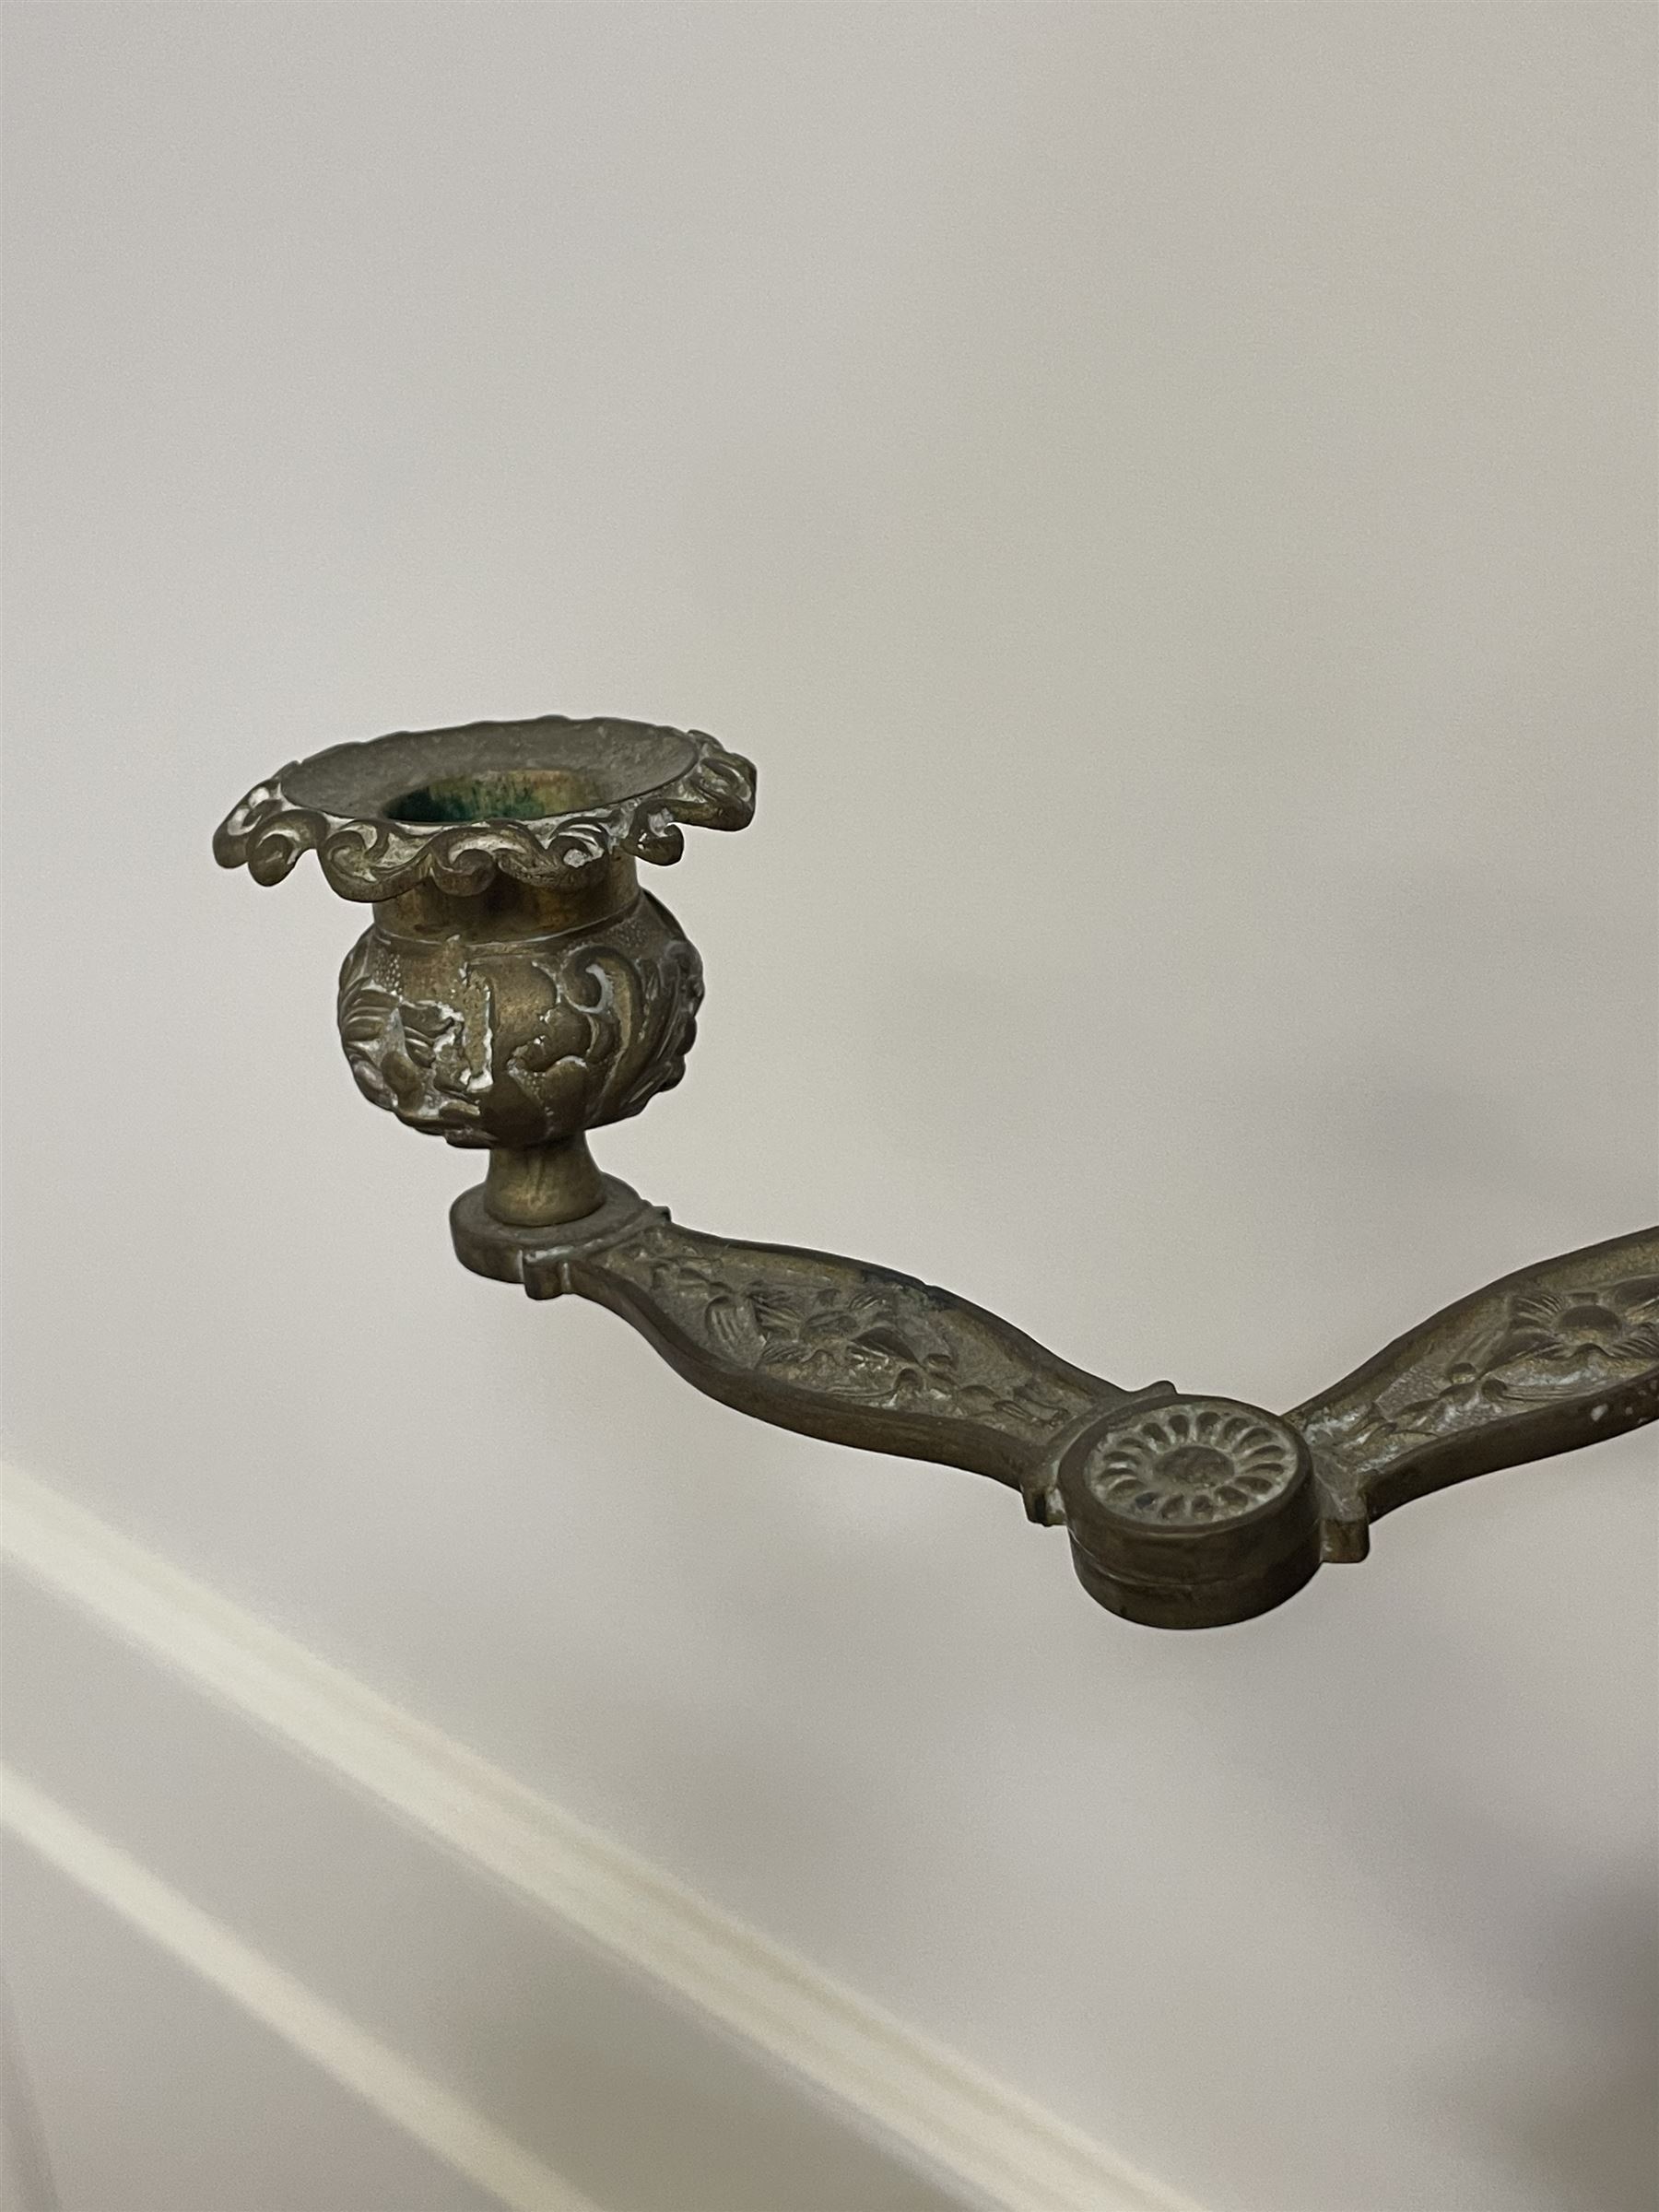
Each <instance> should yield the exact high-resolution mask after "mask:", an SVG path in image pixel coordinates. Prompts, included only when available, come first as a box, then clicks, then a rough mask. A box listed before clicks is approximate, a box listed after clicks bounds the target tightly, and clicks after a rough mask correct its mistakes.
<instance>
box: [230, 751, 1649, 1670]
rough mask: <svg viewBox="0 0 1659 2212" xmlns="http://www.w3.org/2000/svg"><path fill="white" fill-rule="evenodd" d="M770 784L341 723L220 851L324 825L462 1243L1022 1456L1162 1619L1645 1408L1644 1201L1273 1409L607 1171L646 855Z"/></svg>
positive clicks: (660, 959) (1284, 1584)
mask: <svg viewBox="0 0 1659 2212" xmlns="http://www.w3.org/2000/svg"><path fill="white" fill-rule="evenodd" d="M753 806H754V771H753V769H752V768H751V767H750V765H749V763H748V762H747V760H744V759H740V758H739V757H738V756H737V755H735V754H732V753H728V752H726V751H725V750H724V747H720V746H718V745H717V744H716V743H715V741H714V740H713V739H712V738H711V737H708V736H706V735H703V734H702V733H700V732H697V731H690V732H683V731H677V730H669V729H664V728H660V727H657V726H654V725H649V724H638V723H618V722H598V723H574V722H570V721H567V720H565V719H564V718H562V717H559V716H548V717H544V718H543V719H541V720H539V721H536V722H529V723H476V724H470V725H468V726H467V727H465V728H463V729H456V730H439V731H427V732H418V733H408V734H405V735H398V736H394V737H384V738H379V739H376V740H373V741H372V742H371V743H369V744H366V745H349V746H336V747H333V748H332V749H331V750H329V751H328V752H324V753H320V754H317V755H314V756H313V757H312V759H309V760H305V761H300V762H297V763H294V764H292V765H291V766H290V767H288V768H286V769H284V770H282V771H280V772H279V774H278V775H277V776H276V777H275V778H273V779H272V780H271V781H270V782H266V783H263V784H259V785H256V786H255V787H254V789H253V791H252V792H251V793H250V794H248V796H247V798H246V799H244V800H243V801H242V802H241V805H240V806H237V807H236V808H235V809H233V810H232V812H231V814H230V816H229V818H228V819H227V820H226V822H225V823H224V824H223V825H222V826H221V828H220V830H219V832H218V837H217V839H216V841H215V851H216V853H217V855H218V859H219V860H220V862H221V863H222V864H223V865H226V866H238V865H247V867H248V869H249V871H250V873H251V874H252V875H253V877H255V879H256V880H257V881H259V882H262V883H274V882H277V881H279V880H280V879H281V878H282V877H284V876H286V875H287V874H288V872H289V870H290V869H291V868H292V867H293V865H294V864H295V862H296V860H297V859H298V857H299V856H300V853H302V852H304V851H306V850H310V849H314V850H315V851H316V852H317V853H318V856H319V859H320V861H321V863H322V865H323V869H324V875H325V876H326V877H327V879H328V881H329V883H330V885H331V886H332V888H334V889H335V890H336V891H337V892H339V894H340V895H341V896H342V897H344V898H347V899H350V900H359V901H365V902H369V903H371V904H372V906H373V909H374V917H375V918H374V921H373V923H372V924H371V927H370V929H369V930H368V931H367V932H366V934H365V935H363V937H362V938H360V939H359V943H358V944H357V946H355V947H353V949H352V951H351V953H350V954H349V955H348V956H347V961H346V966H345V969H344V971H343V972H342V975H341V978H340V999H339V1028H340V1034H341V1039H342V1041H343V1043H344V1045H345V1048H346V1053H347V1060H348V1061H349V1063H350V1065H351V1067H352V1072H353V1074H354V1076H355V1077H356V1078H357V1081H358V1085H359V1088H360V1089H361V1090H362V1091H363V1092H364V1094H365V1095H366V1096H367V1097H368V1098H370V1099H371V1100H373V1101H374V1103H376V1104H377V1105H381V1106H384V1107H387V1108H389V1109H390V1110H391V1111H392V1112H394V1113H396V1115H397V1116H398V1118H399V1119H400V1120H402V1121H404V1122H405V1123H406V1124H408V1125H410V1126H411V1127H414V1128H416V1129H420V1130H425V1131H427V1132H428V1133H429V1134H432V1135H441V1136H444V1137H446V1138H447V1139H448V1141H449V1142H450V1143H451V1144H453V1145H459V1146H462V1147H475V1148H480V1149H484V1150H485V1151H486V1152H487V1153H488V1171H487V1174H486V1178H485V1181H484V1182H482V1183H481V1184H479V1185H478V1186H477V1187H476V1188H475V1189H473V1190H470V1191H468V1192H466V1193H465V1194H464V1195H463V1196H462V1197H461V1198H459V1199H458V1200H457V1201H456V1202H455V1205H454V1206H453V1209H452V1213H451V1225H452V1231H453V1239H454V1244H455V1250H456V1253H457V1254H458V1256H459V1257H460V1258H461V1260H462V1261H463V1262H464V1263H465V1265H467V1266H468V1267H470V1268H472V1269H473V1270H474V1271H475V1272H477V1273H478V1274H480V1275H486V1276H490V1277H496V1278H498V1279H501V1280H506V1281H513V1282H521V1283H522V1284H523V1285H524V1288H525V1289H526V1290H527V1291H528V1292H529V1293H530V1295H531V1296H532V1297H533V1298H557V1297H559V1296H562V1295H567V1294H571V1295H575V1296H577V1297H581V1298H586V1299H590V1300H594V1302H595V1303H596V1304H599V1305H603V1306H608V1307H609V1308H610V1309H611V1310H612V1312H616V1313H619V1314H620V1315H621V1316H622V1318H623V1319H624V1320H626V1321H628V1322H629V1323H631V1324H632V1325H633V1326H634V1327H635V1328H636V1329H638V1330H639V1331H640V1333H641V1335H643V1336H644V1337H646V1338H647V1339H648V1341H649V1342H650V1343H652V1344H653V1345H654V1346H655V1347H656V1349H657V1350H658V1351H659V1352H660V1353H661V1354H662V1356H663V1358H664V1359H666V1360H667V1361H668V1363H669V1365H670V1366H672V1367H673V1368H675V1369H676V1370H677V1371H678V1372H679V1373H680V1374H681V1375H683V1376H684V1377H685V1378H686V1380H687V1381H688V1382H690V1383H692V1384H693V1385H694V1386H695V1387H696V1388H697V1389H699V1390H700V1391H702V1392H704V1393H705V1394H707V1395H708V1396H710V1397H712V1398H716V1399H718V1400H719V1401H720V1402H721V1403H722V1404H723V1405H726V1406H732V1407H734V1408H735V1409H736V1410H737V1411H738V1412H741V1413H747V1414H753V1415H755V1416H757V1417H758V1418H760V1419H762V1420H766V1421H771V1422H773V1423H775V1424H777V1425H778V1426H780V1427H782V1428H785V1429H794V1430H800V1431H801V1432H803V1433H804V1434H806V1435H808V1436H817V1437H821V1438H824V1439H826V1440H828V1441H830V1442H834V1443H843V1444H853V1445H856V1446H859V1447H861V1448H862V1449H864V1450H866V1451H872V1452H887V1453H895V1454H897V1455H899V1456H900V1457H905V1458H912V1459H928V1460H938V1461H944V1462H946V1463H947V1464H948V1465H955V1466H962V1467H966V1468H969V1469H971V1470H972V1471H974V1472H975V1473H978V1474H982V1475H989V1476H991V1477H993V1478H994V1480H996V1481H999V1482H1003V1483H1006V1484H1007V1485H1009V1486H1010V1487H1011V1488H1016V1489H1018V1490H1019V1491H1020V1493H1021V1495H1022V1496H1023V1498H1024V1500H1025V1505H1026V1511H1027V1512H1028V1514H1029V1515H1030V1518H1031V1519H1032V1520H1034V1521H1038V1522H1041V1523H1044V1524H1050V1525H1064V1526H1065V1529H1066V1531H1067V1533H1068V1535H1069V1538H1070V1542H1071V1548H1072V1558H1073V1562H1074V1564H1075V1566H1076V1568H1077V1574H1078V1576H1079V1578H1080V1580H1081V1581H1082V1583H1083V1585H1084V1587H1085V1588H1086V1589H1087V1590H1088V1592H1089V1594H1090V1595H1091V1596H1093V1597H1095V1598H1096V1599H1098V1601H1099V1602H1100V1604H1101V1605H1102V1606H1106V1607H1107V1608H1108V1609H1109V1610H1111V1611H1112V1612H1114V1613H1118V1614H1121V1615H1123V1616H1124V1618H1128V1619H1131V1620H1136V1621H1141V1622H1145V1623H1147V1624H1148V1625H1150V1626H1153V1627H1159V1628H1213V1627H1218V1626H1220V1625H1223V1624H1225V1623H1227V1622H1230V1621H1238V1620H1244V1619H1248V1618H1252V1617H1253V1615H1255V1614H1258V1613H1263V1612H1266V1611H1268V1610H1269V1609H1270V1608H1271V1607H1273V1606H1277V1605H1279V1604H1282V1603H1283V1602H1284V1600H1285V1599H1286V1598H1288V1597H1290V1596H1292V1595H1293V1594H1295V1592H1296V1591H1298V1590H1300V1588H1301V1587H1302V1585H1303V1584H1304V1583H1306V1582H1307V1581H1308V1580H1309V1579H1310V1577H1311V1576H1312V1574H1313V1573H1314V1572H1315V1571H1317V1570H1318V1568H1319V1567H1320V1565H1321V1564H1322V1562H1324V1561H1326V1560H1332V1561H1342V1560H1356V1559H1363V1558H1364V1557H1365V1552H1366V1547H1367V1541H1368V1535H1367V1532H1368V1530H1369V1527H1370V1524H1371V1522H1372V1521H1374V1520H1376V1519H1377V1518H1379V1517H1380V1516H1381V1515H1382V1514H1383V1513H1385V1512H1392V1511H1393V1510H1394V1507H1395V1506H1398V1505H1404V1504H1406V1503H1408V1502H1409V1500H1412V1499H1414V1498H1418V1497H1422V1496H1424V1495H1425V1494H1427V1493H1428V1492H1429V1491H1430V1490H1436V1489H1441V1488H1445V1487H1446V1486H1447V1485H1448V1484H1450V1483H1454V1482H1462V1481H1464V1480H1465V1479H1467V1478H1468V1477H1470V1476H1474V1475H1482V1474H1487V1473H1489V1472H1490V1471H1492V1470H1493V1469H1496V1468H1499V1467H1505V1466H1512V1465H1518V1464H1520V1463H1521V1462H1523V1461H1525V1460H1530V1459H1541V1458H1545V1457H1547V1456H1548V1455H1549V1454H1550V1453H1557V1452H1567V1451H1571V1450H1573V1449H1575V1448H1576V1447H1577V1446H1579V1445H1581V1444H1586V1443H1593V1442H1594V1441H1596V1440H1597V1439H1599V1438H1601V1437H1605V1436H1611V1435H1615V1434H1617V1433H1618V1431H1619V1430H1624V1429H1630V1428H1634V1427H1636V1426H1637V1425H1638V1424H1639V1423H1641V1422H1643V1421H1650V1420H1653V1418H1655V1417H1656V1416H1659V1230H1642V1231H1640V1232H1638V1233H1636V1234H1634V1235H1631V1236H1626V1237H1618V1238H1615V1239H1613V1240H1612V1241H1609V1242H1607V1243H1604V1244H1595V1245H1590V1246H1587V1247H1586V1248H1584V1249H1583V1251H1580V1252H1574V1253H1568V1254H1566V1255H1565V1256H1563V1257H1562V1258H1559V1259H1555V1260H1547V1261H1544V1262H1542V1263H1540V1264H1539V1265H1536V1266H1535V1267H1530V1268H1525V1269H1523V1270H1521V1271H1520V1272H1519V1273H1517V1274H1514V1275H1510V1276H1506V1277H1503V1278H1502V1279H1501V1280H1500V1281H1499V1282H1495V1283H1492V1284H1490V1285H1488V1287H1487V1288H1485V1289H1483V1290H1477V1291H1476V1292H1475V1293H1474V1294H1473V1295H1472V1296H1470V1297H1468V1298H1465V1299H1462V1300H1458V1302H1457V1303H1456V1304H1454V1305H1451V1306H1448V1307H1446V1308H1445V1310H1444V1311H1443V1312H1440V1313H1437V1314H1435V1315H1434V1316H1433V1317H1432V1319H1430V1320H1429V1321H1426V1322H1424V1323H1423V1324H1421V1325H1420V1326H1418V1328H1415V1329H1413V1330H1411V1331H1409V1332H1408V1333H1407V1334H1406V1335H1404V1336H1402V1337H1400V1338H1398V1339H1397V1340H1396V1341H1395V1342H1394V1344H1391V1345H1390V1346H1388V1347H1387V1348H1386V1349H1385V1350H1383V1351H1382V1352H1380V1353H1378V1355H1377V1356H1376V1358H1375V1359H1371V1360H1368V1361H1367V1362H1366V1363H1365V1365H1364V1366H1362V1367H1360V1368H1358V1369H1356V1370H1355V1371H1354V1372H1353V1373H1352V1374H1351V1375H1348V1376H1347V1377H1346V1378H1345V1379H1344V1380H1343V1381H1342V1382H1337V1383H1335V1385H1333V1387H1332V1388H1331V1389H1329V1390H1327V1391H1324V1392H1322V1393H1321V1394H1319V1395H1318V1396H1317V1397H1314V1398H1311V1399H1309V1400H1308V1401H1307V1402H1306V1403H1305V1404H1303V1405H1301V1406H1297V1407H1295V1408H1294V1409H1293V1410H1292V1411H1291V1412H1289V1413H1286V1414H1273V1413H1269V1412H1266V1411H1265V1410H1264V1409H1263V1408H1261V1407H1260V1406H1251V1405H1247V1404H1245V1403H1243V1402H1242V1401H1241V1400H1239V1399H1235V1398H1229V1397H1218V1396H1194V1395H1192V1394H1187V1393H1184V1392H1181V1391H1178V1390H1177V1389H1176V1388H1175V1386H1174V1385H1173V1384H1172V1383H1171V1382H1154V1383H1151V1384H1149V1385H1147V1386H1146V1387H1144V1388H1141V1389H1137V1390H1127V1389H1124V1387H1122V1386H1121V1385H1120V1384H1118V1383H1115V1382H1106V1381H1104V1380H1103V1379H1102V1378H1100V1376H1097V1375H1090V1374H1087V1373H1085V1372H1084V1371H1082V1370H1081V1369H1080V1368H1076V1367H1072V1366H1070V1365H1069V1364H1068V1363H1067V1362H1066V1361H1065V1360H1063V1359H1059V1358H1057V1357H1056V1356H1055V1354H1053V1352H1050V1351H1047V1350H1045V1349H1044V1348H1043V1347H1042V1346H1041V1345H1040V1344H1038V1343H1036V1342H1035V1341H1034V1340H1033V1339H1032V1338H1030V1337H1029V1336H1027V1335H1023V1334H1022V1333H1021V1332H1020V1331H1019V1330H1018V1329H1017V1328H1015V1327H1013V1326H1012V1325H1011V1324H1009V1323H1007V1322H1006V1321H1003V1320H1001V1319H999V1318H998V1317H997V1316H996V1315H995V1314H993V1313H988V1312H984V1311H983V1310H982V1308H980V1307H978V1306H974V1305H971V1304H970V1303H969V1302H968V1301H967V1300H964V1299H959V1298H957V1297H954V1296H953V1295H952V1294H951V1293H950V1292H948V1291H945V1290H938V1289H935V1288H931V1287H930V1286H929V1285H927V1284H924V1283H921V1282H917V1281H916V1280H914V1278H912V1277H909V1276H904V1275H899V1274H896V1273H894V1272H893V1271H892V1270H891V1269H888V1268H885V1267H878V1266H874V1265H868V1264H866V1263H865V1262H863V1261H859V1260H852V1259H844V1258H841V1257H840V1256H838V1255H837V1254H834V1253H818V1252H804V1251H798V1250H795V1249H794V1248H792V1247H790V1246H787V1245H774V1244H758V1243H743V1242H738V1241H732V1240H729V1239H725V1238H721V1237H713V1236H708V1235H705V1234H703V1233H702V1232H701V1231H700V1230H690V1229H683V1228H681V1227H680V1226H679V1225H678V1224H677V1222H674V1221H672V1220H671V1219H670V1218H669V1217H668V1214H667V1212H666V1211H665V1209H664V1208H663V1207H661V1206H652V1205H650V1204H648V1203H647V1202H646V1201H644V1200H643V1199H641V1197H640V1196H639V1195H638V1194H636V1193H635V1192H633V1191H631V1190H629V1187H628V1186H627V1185H626V1184H625V1183H621V1182H616V1181H615V1180H614V1179H612V1178H610V1177H606V1176H601V1175H600V1174H599V1172H598V1171H597V1170H596V1168H595V1167H594V1163H593V1160H592V1159H591V1158H590V1156H589V1154H588V1150H587V1145H586V1134H585V1133H586V1131H587V1130H588V1129H590V1128H594V1127H598V1126H601V1125H603V1124H606V1123H609V1122H613V1121H618V1120H620V1119H622V1118H624V1117H625V1116H627V1115H629V1114H632V1113H636V1112H639V1111H640V1110H641V1107H642V1106H644V1105H645V1104H646V1103H647V1101H648V1100H650V1099H651V1098H652V1097H653V1096H654V1095H655V1093H656V1092H657V1091H658V1090H664V1089H667V1088H670V1087H671V1086H672V1085H673V1084H675V1083H677V1081H678V1080H679V1079H680V1077H681V1075H682V1074H683V1072H684V1066H685V1056H686V1053H688V1051H689V1049H690V1046H691V1043H692V1041H693V1039H694V1037H695V1033H696V1014H697V1009H698V1006H699V1005H700V1001H701V997H702V967H701V962H700V960H699V959H698V956H697V954H696V952H695V950H694V949H693V948H692V947H691V945H690V944H689V943H688V940H687V939H686V937H685V936H684V935H683V933H682V932H681V930H680V928H679V925H678V924H677V922H676V921H675V919H674V917H673V916H672V915H671V914H670V913H669V912H667V910H666V909H665V907H663V906H662V905H661V904H660V903H659V902H658V901H657V900H654V899H653V898H652V897H651V896H650V894H649V893H647V892H643V891H641V889H640V888H639V883H638V879H637V875H636V865H635V864H636V863H637V862H638V861H640V860H645V861H652V862H656V863H659V864H660V863H665V862H669V861H673V860H676V859H677V858H678V857H679V854H680V852H681V850H682V847H683V843H684V839H683V835H682V830H681V825H682V824H686V823H700V824H702V825H704V826H706V827H709V828H713V829H726V830H732V829H741V828H743V827H744V826H745V824H746V823H747V821H748V819H749V818H750V815H751V814H752V812H753Z"/></svg>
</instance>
